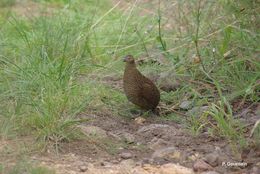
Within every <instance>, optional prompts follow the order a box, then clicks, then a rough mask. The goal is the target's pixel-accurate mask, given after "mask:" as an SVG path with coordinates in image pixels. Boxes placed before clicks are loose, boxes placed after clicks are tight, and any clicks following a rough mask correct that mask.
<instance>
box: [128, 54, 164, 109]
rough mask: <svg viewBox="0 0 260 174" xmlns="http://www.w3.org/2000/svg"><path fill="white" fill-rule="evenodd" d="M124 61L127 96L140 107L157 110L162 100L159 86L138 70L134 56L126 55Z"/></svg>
mask: <svg viewBox="0 0 260 174" xmlns="http://www.w3.org/2000/svg"><path fill="white" fill-rule="evenodd" d="M124 62H126V66H125V72H124V77H123V86H124V92H125V94H126V97H127V98H128V100H129V101H130V102H132V103H134V104H135V105H137V106H139V107H140V108H142V109H145V110H152V111H154V112H156V107H157V105H158V104H159V101H160V92H159V90H158V88H157V87H156V86H155V84H154V83H153V82H152V81H151V80H150V79H148V78H147V77H145V76H144V75H142V74H141V73H140V72H139V71H138V69H137V68H136V64H135V61H134V58H133V56H131V55H128V56H126V57H125V58H124Z"/></svg>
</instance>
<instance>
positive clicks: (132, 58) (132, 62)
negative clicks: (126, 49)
mask: <svg viewBox="0 0 260 174" xmlns="http://www.w3.org/2000/svg"><path fill="white" fill-rule="evenodd" d="M123 61H124V62H126V63H131V64H134V63H135V59H134V57H133V56H132V55H127V56H125V57H124V58H123Z"/></svg>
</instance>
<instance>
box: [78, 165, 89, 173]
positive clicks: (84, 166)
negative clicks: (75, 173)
mask: <svg viewBox="0 0 260 174" xmlns="http://www.w3.org/2000/svg"><path fill="white" fill-rule="evenodd" d="M79 170H80V171H81V172H85V171H87V170H88V167H87V166H86V165H81V166H79Z"/></svg>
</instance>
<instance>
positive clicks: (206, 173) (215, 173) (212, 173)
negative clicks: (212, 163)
mask: <svg viewBox="0 0 260 174" xmlns="http://www.w3.org/2000/svg"><path fill="white" fill-rule="evenodd" d="M200 174H219V173H218V172H215V171H207V172H202V173H200Z"/></svg>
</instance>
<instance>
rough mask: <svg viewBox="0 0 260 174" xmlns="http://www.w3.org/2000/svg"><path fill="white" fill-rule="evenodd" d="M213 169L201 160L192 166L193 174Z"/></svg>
mask: <svg viewBox="0 0 260 174" xmlns="http://www.w3.org/2000/svg"><path fill="white" fill-rule="evenodd" d="M212 169H213V168H212V167H211V166H210V165H209V164H208V163H206V162H205V161H203V160H197V161H195V163H194V164H193V170H194V171H195V172H203V171H210V170H212Z"/></svg>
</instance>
